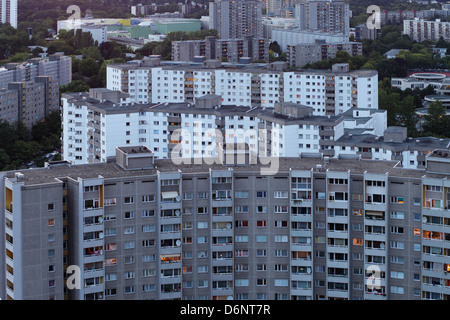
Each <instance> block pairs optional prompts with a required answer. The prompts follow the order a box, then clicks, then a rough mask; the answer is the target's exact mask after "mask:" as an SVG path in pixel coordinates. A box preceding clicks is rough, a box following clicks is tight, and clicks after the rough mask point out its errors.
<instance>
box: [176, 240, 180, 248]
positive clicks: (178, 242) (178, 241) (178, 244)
mask: <svg viewBox="0 0 450 320" xmlns="http://www.w3.org/2000/svg"><path fill="white" fill-rule="evenodd" d="M175 244H176V245H177V247H179V246H181V240H180V239H178V240H177V241H175Z"/></svg>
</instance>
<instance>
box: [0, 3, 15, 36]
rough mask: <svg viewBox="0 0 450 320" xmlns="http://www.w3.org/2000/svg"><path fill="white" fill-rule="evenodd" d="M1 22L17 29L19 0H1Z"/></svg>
mask: <svg viewBox="0 0 450 320" xmlns="http://www.w3.org/2000/svg"><path fill="white" fill-rule="evenodd" d="M0 22H1V23H9V24H10V25H11V26H12V27H13V28H16V29H17V0H1V1H0Z"/></svg>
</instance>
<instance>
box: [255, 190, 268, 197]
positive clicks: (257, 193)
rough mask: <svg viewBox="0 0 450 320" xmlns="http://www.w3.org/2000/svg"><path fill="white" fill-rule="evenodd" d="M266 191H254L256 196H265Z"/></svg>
mask: <svg viewBox="0 0 450 320" xmlns="http://www.w3.org/2000/svg"><path fill="white" fill-rule="evenodd" d="M266 196H267V192H266V191H256V197H257V198H266Z"/></svg>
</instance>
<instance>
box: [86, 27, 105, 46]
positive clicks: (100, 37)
mask: <svg viewBox="0 0 450 320" xmlns="http://www.w3.org/2000/svg"><path fill="white" fill-rule="evenodd" d="M81 31H82V32H89V33H90V34H91V35H92V39H93V40H94V42H95V41H97V43H98V45H101V44H102V43H103V42H106V41H107V40H108V32H107V31H108V28H107V26H98V25H97V26H96V25H82V26H81Z"/></svg>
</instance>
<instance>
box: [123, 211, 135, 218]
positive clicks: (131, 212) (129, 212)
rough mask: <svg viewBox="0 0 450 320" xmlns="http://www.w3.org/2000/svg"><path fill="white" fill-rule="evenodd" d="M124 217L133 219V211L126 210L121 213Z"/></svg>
mask: <svg viewBox="0 0 450 320" xmlns="http://www.w3.org/2000/svg"><path fill="white" fill-rule="evenodd" d="M123 218H124V219H133V218H134V212H133V211H127V212H125V213H124V215H123Z"/></svg>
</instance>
